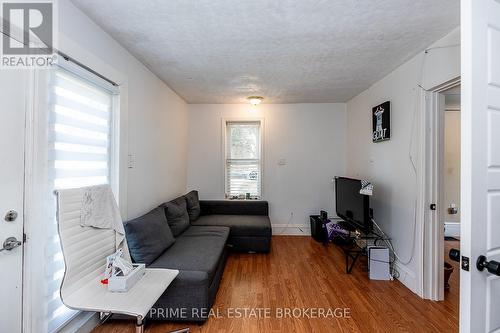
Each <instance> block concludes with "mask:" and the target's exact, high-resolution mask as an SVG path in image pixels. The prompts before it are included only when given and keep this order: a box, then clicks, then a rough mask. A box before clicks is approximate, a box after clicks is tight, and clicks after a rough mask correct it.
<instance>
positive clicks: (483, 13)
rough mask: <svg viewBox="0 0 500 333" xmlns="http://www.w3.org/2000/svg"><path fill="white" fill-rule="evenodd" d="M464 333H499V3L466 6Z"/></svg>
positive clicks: (489, 0) (485, 0) (472, 1)
mask: <svg viewBox="0 0 500 333" xmlns="http://www.w3.org/2000/svg"><path fill="white" fill-rule="evenodd" d="M461 3H462V5H461V24H462V29H461V33H462V118H461V122H462V125H461V126H462V158H461V160H462V177H461V182H462V190H461V205H462V226H461V227H462V229H461V254H462V261H464V259H467V258H469V259H470V266H469V269H468V270H464V269H463V264H462V270H461V274H460V282H461V284H460V331H461V332H473V333H476V332H500V277H498V276H497V275H496V274H495V272H493V273H491V272H488V270H487V269H483V270H480V269H478V268H477V267H476V261H477V260H478V258H479V257H480V256H482V255H484V256H485V257H486V260H487V261H488V262H490V270H492V271H494V268H495V267H494V261H497V262H499V261H500V1H499V0H480V1H478V0H462V2H461Z"/></svg>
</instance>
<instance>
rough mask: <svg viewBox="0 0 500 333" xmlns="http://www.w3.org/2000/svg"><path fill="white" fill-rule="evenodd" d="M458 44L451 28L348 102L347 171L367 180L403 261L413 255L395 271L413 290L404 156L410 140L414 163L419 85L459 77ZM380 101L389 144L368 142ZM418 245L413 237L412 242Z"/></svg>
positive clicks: (414, 264)
mask: <svg viewBox="0 0 500 333" xmlns="http://www.w3.org/2000/svg"><path fill="white" fill-rule="evenodd" d="M459 43H460V32H459V30H458V29H456V30H454V31H453V32H451V33H450V34H449V35H447V36H445V37H444V38H443V39H441V40H439V41H438V42H436V43H435V44H433V45H432V46H431V47H441V46H446V47H445V48H435V49H432V50H430V51H429V52H428V53H427V54H424V52H421V53H420V54H418V55H417V56H415V57H414V58H412V59H410V60H409V61H407V62H406V63H404V64H403V65H401V66H400V67H398V68H397V69H396V70H394V71H393V72H392V73H390V74H388V75H387V76H386V77H384V78H383V79H381V80H380V81H378V82H376V83H375V84H374V85H373V86H371V87H370V88H369V89H367V90H365V91H364V92H362V93H361V94H359V95H358V96H356V97H354V98H353V99H351V100H350V101H349V102H348V103H347V172H348V174H349V175H350V176H353V177H356V178H367V179H370V180H372V182H373V184H374V186H375V189H374V195H373V197H372V206H373V208H374V216H375V219H376V221H377V222H378V223H379V224H380V225H381V227H382V228H383V229H384V231H385V232H386V233H387V234H389V235H390V236H391V237H392V239H393V243H394V245H395V248H396V251H397V252H398V254H399V256H400V257H401V259H402V261H407V260H408V259H410V258H411V257H412V254H413V260H412V261H411V262H410V263H408V264H407V265H403V264H401V262H400V263H399V264H398V268H399V270H400V273H401V281H402V282H403V283H404V284H405V285H406V286H407V287H409V288H410V289H411V290H413V291H416V292H418V289H417V288H418V286H417V282H416V281H417V279H416V277H417V274H419V273H420V272H419V270H420V268H419V265H418V262H419V261H420V260H421V259H422V258H420V257H419V253H420V251H416V250H414V249H413V248H414V245H413V244H414V241H413V238H414V237H413V229H414V227H413V226H414V204H415V196H416V177H415V174H414V172H413V169H412V165H411V162H410V159H409V157H408V156H409V152H410V143H411V141H412V140H413V145H412V149H411V151H412V155H413V156H414V158H415V159H416V160H417V165H418V156H417V154H416V147H417V146H418V145H419V142H420V141H419V140H420V138H419V137H418V135H416V134H417V133H416V132H418V130H417V128H416V126H415V132H414V135H413V139H412V135H411V134H412V124H413V123H414V121H413V116H414V113H415V112H417V113H416V120H415V125H417V124H416V123H417V122H418V119H419V112H420V103H419V101H418V98H417V96H419V95H420V88H418V85H419V84H420V85H422V86H423V87H424V88H427V89H429V88H432V87H434V86H436V85H438V84H440V83H443V82H445V81H448V80H450V79H453V78H455V77H458V76H459V75H460V48H459V47H458V46H457V45H458V44H459ZM447 46H450V47H447ZM385 101H391V125H392V126H391V140H390V141H385V142H381V143H372V140H371V131H372V130H371V126H372V119H371V114H370V112H371V108H372V107H373V106H376V105H378V104H380V103H382V102H385ZM421 241H422V240H421V238H420V237H419V236H418V235H417V237H416V244H420V243H421ZM419 246H420V245H419Z"/></svg>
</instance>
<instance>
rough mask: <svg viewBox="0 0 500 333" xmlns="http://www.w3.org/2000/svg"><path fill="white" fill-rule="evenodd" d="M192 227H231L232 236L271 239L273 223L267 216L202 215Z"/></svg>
mask: <svg viewBox="0 0 500 333" xmlns="http://www.w3.org/2000/svg"><path fill="white" fill-rule="evenodd" d="M192 225H193V226H195V225H196V226H202V225H205V226H208V225H210V226H225V227H230V228H231V236H268V237H271V221H270V220H269V217H268V216H265V215H202V216H200V217H199V218H198V220H196V221H195V222H193V223H192Z"/></svg>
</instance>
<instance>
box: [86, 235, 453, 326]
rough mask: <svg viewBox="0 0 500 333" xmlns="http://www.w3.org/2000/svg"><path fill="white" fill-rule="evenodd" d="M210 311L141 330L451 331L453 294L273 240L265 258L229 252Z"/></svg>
mask: <svg viewBox="0 0 500 333" xmlns="http://www.w3.org/2000/svg"><path fill="white" fill-rule="evenodd" d="M455 273H456V272H455ZM455 273H454V274H455ZM456 275H458V274H455V276H456ZM230 308H233V309H234V308H254V309H255V308H269V309H271V314H272V315H271V318H265V317H266V315H262V316H261V318H255V316H254V317H252V316H247V317H246V318H238V319H235V318H228V313H229V312H228V309H230ZM283 308H291V309H293V308H324V309H328V308H330V309H335V308H348V309H349V310H348V311H350V316H349V318H342V317H340V318H331V316H330V318H306V317H303V318H276V315H275V314H276V313H277V311H278V310H279V309H283ZM214 309H215V310H218V311H219V313H220V314H221V316H222V318H215V317H212V318H210V319H209V320H208V321H207V322H206V323H205V324H203V325H202V326H199V325H197V324H182V323H164V322H150V323H148V325H147V326H146V332H148V333H156V332H157V333H160V332H161V333H164V332H168V331H170V330H174V329H180V328H183V327H187V326H189V327H190V328H191V332H458V300H457V299H456V297H447V299H446V300H445V301H443V302H432V301H424V300H422V299H420V298H419V297H418V296H416V295H414V294H413V293H412V292H411V291H410V290H408V289H407V288H406V287H404V286H403V285H402V284H401V283H400V282H398V281H371V280H369V279H368V278H367V273H366V260H363V261H360V262H358V264H357V265H356V267H355V268H354V270H353V273H352V274H351V275H347V274H345V272H344V257H343V254H342V252H341V251H340V250H339V249H338V248H336V247H334V246H333V245H329V246H327V247H325V246H323V245H321V244H318V243H316V242H315V241H313V240H312V239H311V238H310V237H297V236H276V237H273V240H272V251H271V253H270V254H268V255H263V254H232V255H231V256H230V258H229V260H228V262H227V266H226V268H225V271H224V276H223V279H222V283H221V286H220V289H219V292H218V294H217V298H216V301H215V304H214ZM233 311H234V310H233ZM254 314H255V312H254ZM231 316H232V317H234V315H231ZM94 332H95V333H98V332H116V333H118V332H120V333H121V332H131V333H132V332H134V324H133V322H132V321H112V320H111V321H109V322H107V323H105V324H104V325H102V326H100V327H98V328H96V329H95V330H94Z"/></svg>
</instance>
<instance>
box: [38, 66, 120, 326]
mask: <svg viewBox="0 0 500 333" xmlns="http://www.w3.org/2000/svg"><path fill="white" fill-rule="evenodd" d="M117 94H118V91H117V90H116V88H115V87H113V86H112V85H111V84H109V85H108V84H107V82H102V80H101V79H99V78H97V77H93V76H92V75H90V74H88V75H79V74H77V73H74V72H72V71H68V70H66V69H64V68H58V69H56V70H54V71H53V73H52V75H51V79H50V83H49V99H48V103H49V110H48V137H47V147H48V151H47V163H48V164H47V168H46V170H47V171H46V172H47V178H46V179H47V183H48V184H47V185H46V186H47V191H46V194H45V195H47V196H49V198H50V199H49V202H50V203H51V207H52V209H51V210H50V212H47V216H46V223H48V226H47V227H46V228H45V231H44V234H45V235H44V236H45V237H46V241H45V246H43V248H44V254H43V256H44V257H45V258H44V259H45V263H46V264H45V265H44V269H45V272H43V275H42V276H44V277H45V279H46V280H45V281H44V285H45V291H46V296H45V297H46V299H45V300H44V302H43V303H41V304H46V308H45V311H43V315H44V316H45V319H43V320H42V321H43V323H41V324H42V325H43V326H44V327H43V328H42V327H39V328H40V329H41V330H40V332H42V331H43V332H55V331H57V330H58V329H59V328H60V327H61V326H62V325H64V324H65V323H66V322H67V321H68V320H69V319H71V318H72V317H73V316H74V315H75V314H76V312H75V311H73V310H70V309H68V308H66V307H65V306H64V305H63V303H62V301H61V299H60V295H59V287H60V283H61V280H62V277H63V274H64V260H63V256H62V253H61V248H60V244H59V236H58V232H57V222H56V211H55V207H56V205H55V196H54V195H53V194H52V192H53V191H54V190H55V189H64V188H77V187H83V186H91V185H99V184H108V183H111V180H112V179H116V175H113V174H112V170H113V168H112V167H111V166H112V162H113V161H112V156H113V154H112V149H113V145H114V144H116V143H114V142H113V140H112V138H113V135H112V133H113V112H114V111H116V110H115V108H114V101H115V100H116V96H117ZM115 104H116V103H115ZM44 220H45V219H44Z"/></svg>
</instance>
